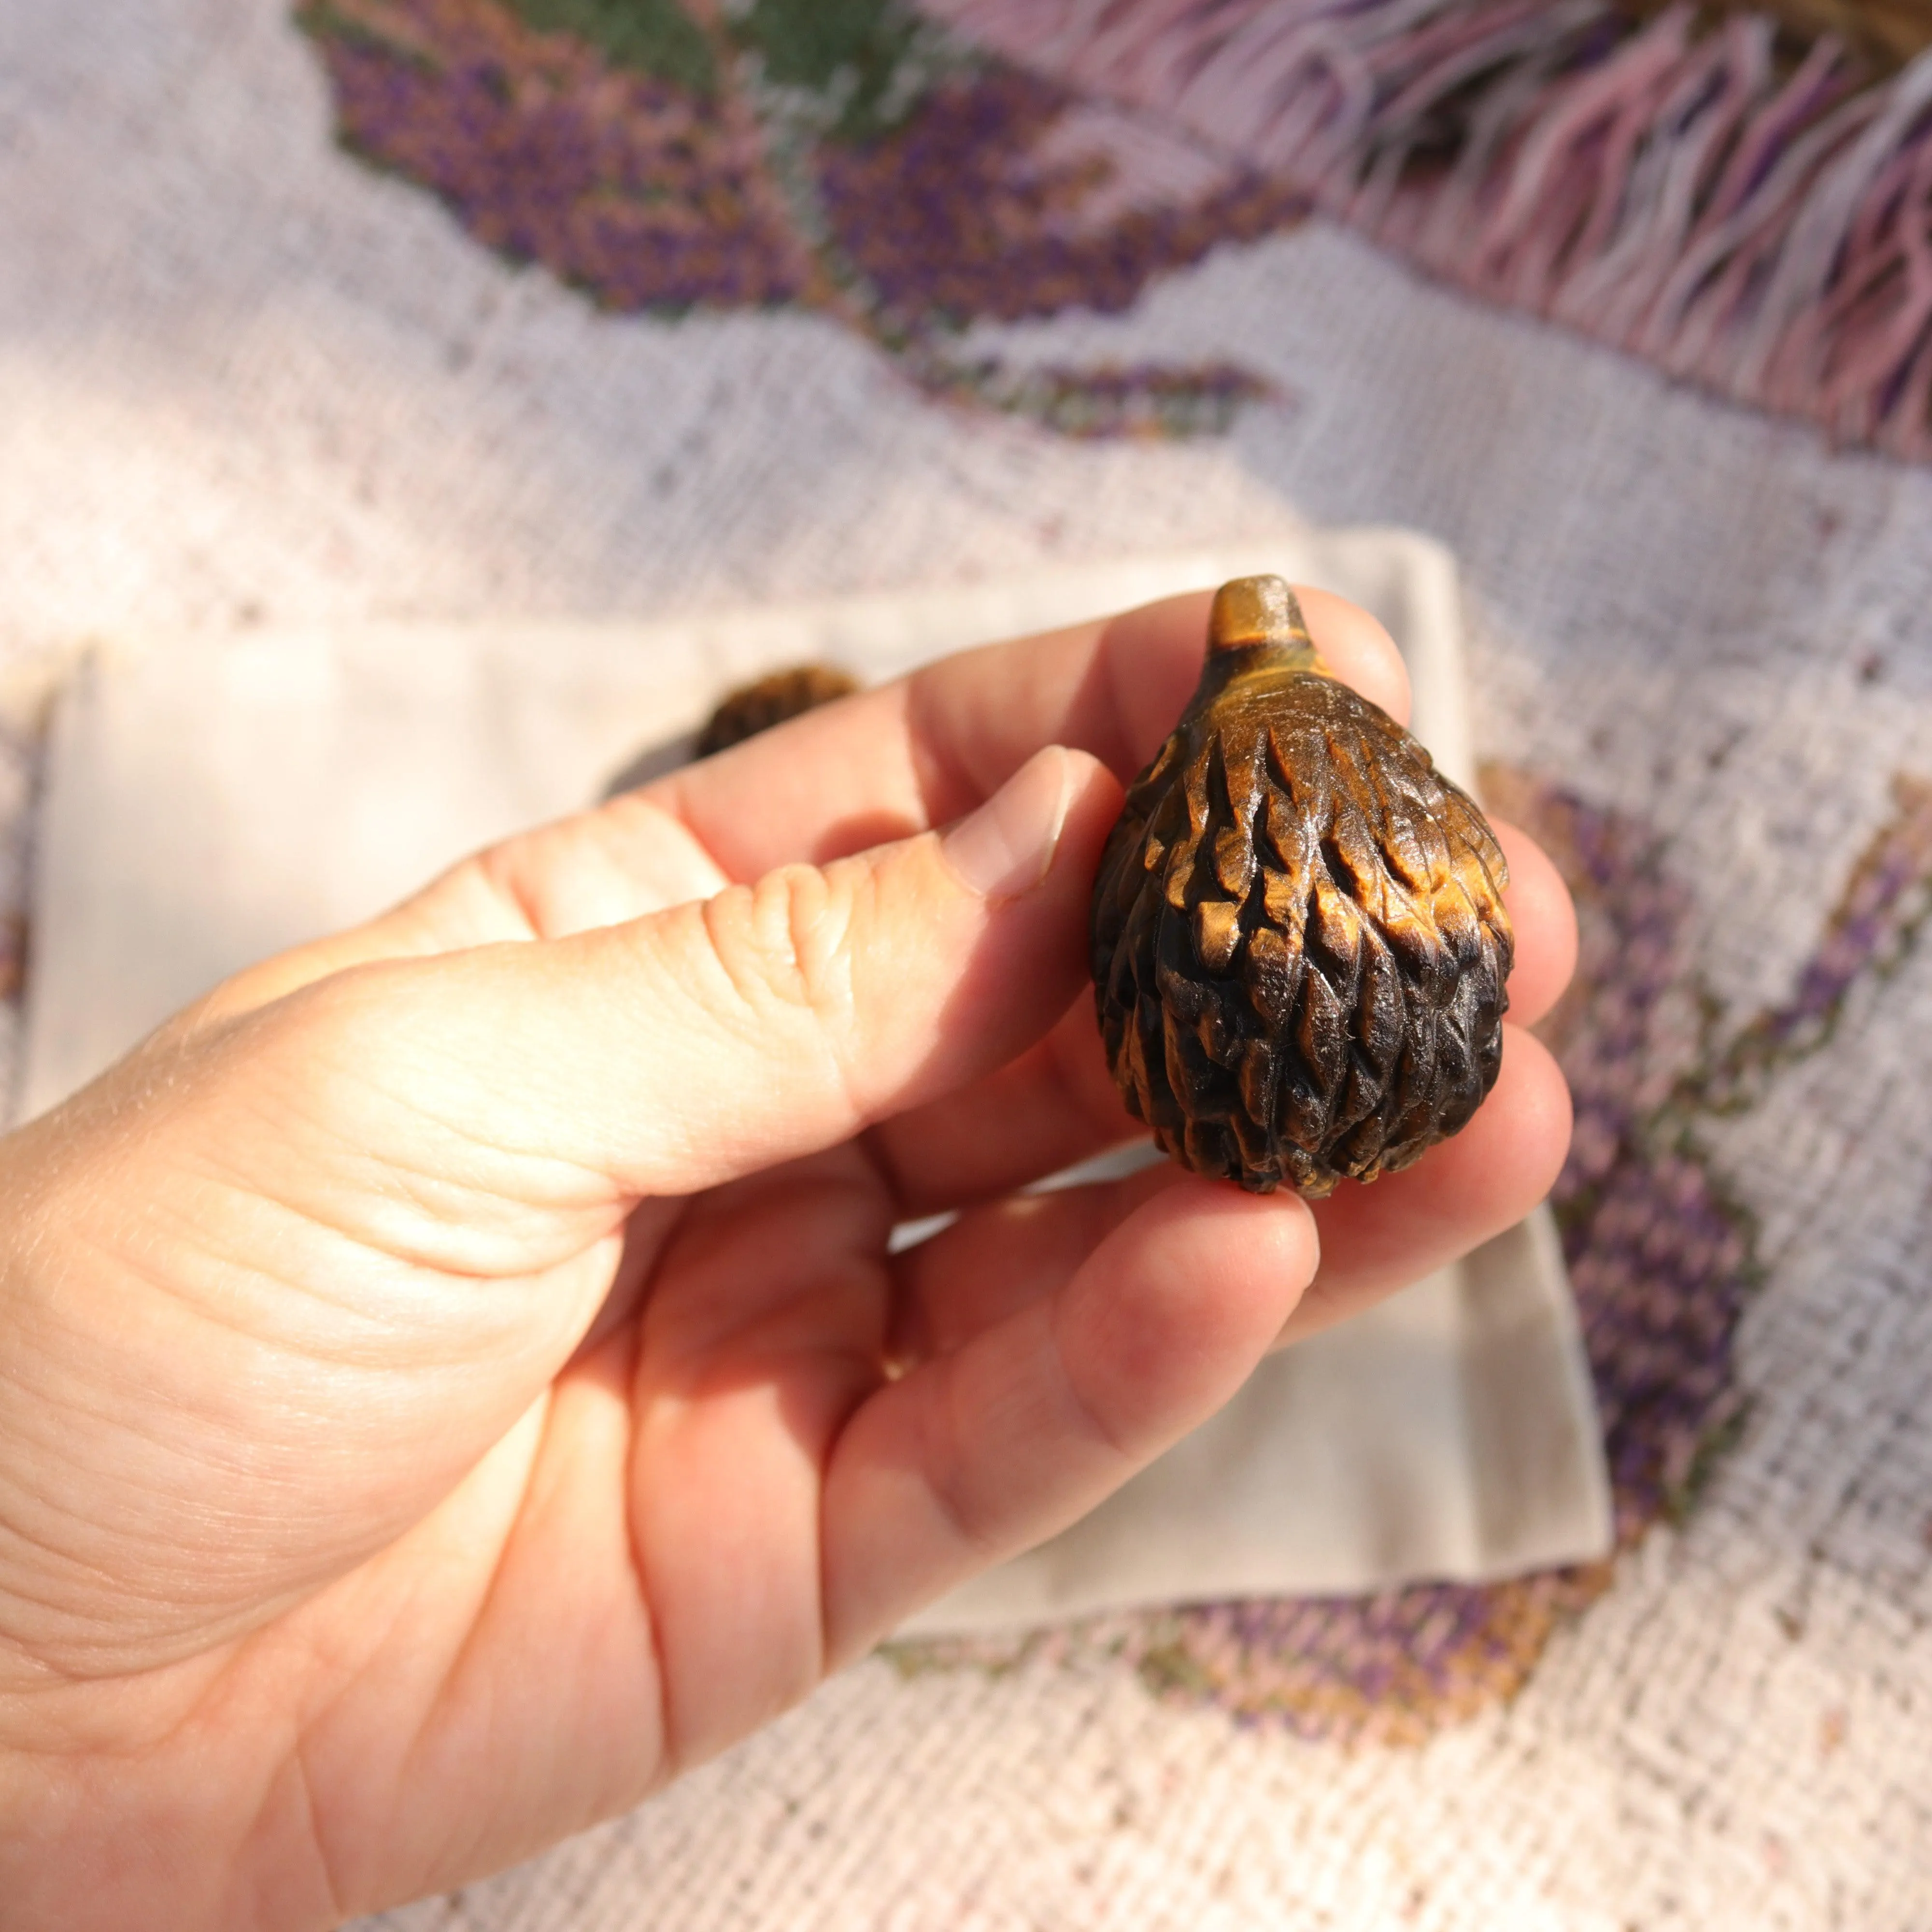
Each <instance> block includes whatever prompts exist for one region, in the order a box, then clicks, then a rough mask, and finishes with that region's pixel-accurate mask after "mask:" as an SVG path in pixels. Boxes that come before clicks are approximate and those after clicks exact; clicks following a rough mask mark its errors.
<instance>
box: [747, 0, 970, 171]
mask: <svg viewBox="0 0 1932 1932" xmlns="http://www.w3.org/2000/svg"><path fill="white" fill-rule="evenodd" d="M733 31H734V32H735V33H736V35H737V37H738V38H739V41H740V42H741V43H742V44H743V45H744V46H746V47H748V48H749V49H751V50H753V51H754V52H757V54H758V55H760V57H761V58H763V62H764V68H765V76H766V79H767V80H770V81H772V82H773V83H775V84H776V85H777V86H780V87H796V88H802V89H805V90H807V91H808V92H811V93H814V94H817V95H823V96H826V97H828V98H829V100H830V101H831V102H832V104H834V105H835V107H837V110H838V113H837V118H836V119H835V121H833V123H832V127H831V129H830V131H831V132H832V133H833V134H835V135H836V136H839V137H840V138H841V139H847V140H862V139H866V138H868V136H872V135H874V134H877V133H883V132H884V131H885V130H886V129H888V128H889V127H895V126H896V125H897V124H898V123H899V122H900V121H902V120H904V118H905V116H906V115H907V113H909V112H910V110H911V109H912V108H913V107H914V106H915V105H916V104H917V101H918V99H919V95H921V94H922V92H924V83H925V80H926V76H927V74H928V73H929V71H930V68H931V66H932V49H933V47H934V45H935V34H934V33H933V31H932V28H930V27H929V26H928V25H927V24H926V23H925V22H924V21H922V20H919V18H918V17H916V15H914V14H913V13H912V12H911V11H910V9H909V8H907V7H905V6H904V5H901V4H900V0H752V4H751V5H750V6H749V7H746V8H745V10H744V12H743V13H741V14H740V15H739V17H738V19H737V20H736V23H734V26H733Z"/></svg>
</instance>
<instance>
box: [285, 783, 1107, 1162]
mask: <svg viewBox="0 0 1932 1932" xmlns="http://www.w3.org/2000/svg"><path fill="white" fill-rule="evenodd" d="M1120 802H1121V793H1120V787H1119V785H1118V783H1117V782H1116V781H1115V779H1114V778H1113V777H1112V775H1111V774H1110V773H1109V772H1108V771H1107V770H1106V768H1105V767H1104V766H1102V765H1101V764H1100V763H1099V762H1098V760H1096V759H1094V758H1092V757H1089V756H1088V755H1087V754H1085V753H1084V752H1080V751H1070V750H1067V749H1066V748H1064V747H1061V746H1059V745H1049V747H1047V748H1046V749H1045V750H1043V751H1040V752H1038V753H1037V754H1035V755H1034V757H1032V758H1031V760H1028V763H1026V764H1025V765H1024V766H1022V767H1021V769H1019V771H1018V772H1016V773H1015V774H1014V775H1013V777H1012V778H1010V779H1009V780H1008V781H1007V783H1006V784H1004V785H1003V786H1002V787H1001V788H1000V790H998V792H996V793H995V794H994V795H993V796H992V798H990V799H988V800H987V801H986V803H985V804H983V805H981V806H980V808H978V810H977V811H974V812H973V813H971V814H970V815H968V817H965V818H963V819H962V820H959V821H958V822H957V823H955V824H953V825H952V826H950V827H947V828H945V829H942V830H940V831H936V832H925V833H922V834H921V835H918V836H916V837H914V838H906V839H903V840H901V841H897V842H896V843H894V844H887V845H881V846H877V847H874V848H873V849H872V850H869V851H866V852H863V853H858V854H856V855H855V856H853V857H850V858H847V859H838V860H835V861H834V862H832V863H830V864H829V865H824V866H814V865H787V866H783V867H781V868H778V870H777V871H773V872H771V873H769V874H766V876H765V877H763V878H761V879H759V880H756V881H754V883H751V884H748V885H739V886H730V887H727V889H725V890H724V891H723V892H719V893H718V894H717V895H715V896H714V897H712V898H709V899H706V900H703V901H693V902H691V903H690V904H684V905H680V906H675V907H670V908H669V909H668V910H665V911H663V912H660V913H652V914H650V915H649V916H646V917H644V918H642V919H634V920H631V921H629V922H626V923H625V924H623V925H621V926H607V927H604V928H601V929H597V930H595V931H592V932H583V933H578V934H575V935H571V936H570V937H568V938H563V939H559V940H555V941H536V942H524V943H519V944H507V945H502V946H491V947H481V948H478V949H476V950H473V951H471V952H469V953H461V954H457V955H449V956H443V957H442V958H440V959H434V960H427V961H407V962H390V963H386V964H384V965H380V966H377V967H374V968H365V969H359V970H358V971H355V972H353V973H351V974H347V975H344V976H343V979H342V980H341V981H338V982H337V983H336V984H337V985H338V986H341V989H342V991H343V992H344V993H345V994H347V995H349V999H350V1007H351V1008H352V1009H353V1008H356V1007H361V1009H362V1016H363V1017H364V1018H365V1019H366V1018H367V1017H368V1013H369V1008H368V1007H367V1006H365V1005H364V1004H363V1000H364V998H374V999H375V1000H376V1001H377V1003H378V1005H377V1010H378V1011H379V1012H380V1013H381V1014H382V1015H383V1020H384V1022H385V1024H384V1025H383V1029H382V1030H383V1034H384V1035H385V1040H386V1045H388V1046H391V1047H392V1049H393V1050H392V1051H389V1052H385V1054H384V1055H383V1061H384V1066H385V1069H386V1073H385V1080H384V1085H385V1087H386V1088H387V1089H388V1090H389V1091H390V1092H391V1093H392V1094H396V1093H410V1092H415V1091H421V1092H423V1093H425V1094H433V1095H434V1107H435V1112H436V1113H437V1115H438V1117H439V1118H442V1119H443V1120H446V1121H447V1120H452V1119H454V1120H458V1121H460V1122H461V1123H462V1127H463V1133H464V1135H465V1136H466V1138H469V1139H481V1140H482V1141H483V1142H484V1143H486V1144H487V1145H490V1146H491V1147H493V1148H502V1149H508V1150H514V1151H521V1152H524V1153H527V1154H531V1155H532V1156H537V1157H542V1158H544V1159H545V1160H550V1161H560V1162H566V1163H570V1164H571V1166H576V1167H578V1168H580V1169H581V1168H587V1169H591V1170H592V1171H593V1172H596V1173H598V1174H601V1175H604V1176H606V1177H607V1178H608V1179H609V1180H610V1181H611V1182H612V1183H613V1184H615V1186H616V1187H617V1188H618V1190H619V1191H620V1192H622V1193H625V1194H628V1195H632V1196H648V1195H665V1194H682V1193H690V1192H691V1191H693V1190H696V1189H698V1188H701V1187H710V1186H713V1185H715V1184H718V1183H719V1182H721V1181H726V1180H729V1179H731V1178H734V1177H736V1176H737V1175H743V1174H747V1173H750V1172H754V1171H755V1170H757V1169H760V1168H763V1167H767V1166H772V1165H773V1164H775V1163H778V1162H780V1161H784V1160H790V1159H793V1158H795V1157H798V1156H800V1155H802V1154H810V1153H813V1152H815V1151H819V1150H820V1149H823V1148H827V1147H830V1146H833V1145H836V1144H838V1142H841V1141H843V1140H845V1139H848V1138H849V1137H850V1136H852V1135H853V1134H854V1133H857V1132H859V1130H862V1129H863V1128H864V1127H867V1126H869V1125H870V1124H872V1123H874V1122H875V1121H878V1120H880V1119H883V1118H886V1117H887V1116H889V1115H892V1114H894V1113H896V1112H900V1111H901V1110H902V1109H905V1108H907V1107H910V1106H916V1105H918V1104H919V1103H921V1102H922V1101H926V1100H932V1099H935V1098H936V1097H939V1096H941V1095H943V1094H946V1093H947V1092H950V1091H953V1089H955V1088H957V1087H959V1086H960V1085H962V1084H963V1083H964V1082H967V1081H968V1080H971V1079H974V1078H975V1077H977V1076H980V1075H981V1074H983V1073H987V1072H989V1071H990V1070H992V1069H994V1068H995V1067H998V1066H1000V1065H1001V1064H1004V1062H1005V1061H1007V1060H1009V1059H1010V1058H1013V1055H1016V1053H1018V1052H1020V1051H1021V1050H1022V1049H1024V1048H1025V1047H1026V1046H1028V1045H1030V1044H1031V1043H1032V1042H1033V1041H1034V1040H1036V1039H1037V1038H1038V1037H1040V1035H1041V1034H1044V1033H1045V1032H1046V1031H1047V1029H1048V1028H1049V1027H1050V1026H1051V1025H1052V1024H1053V1022H1055V1020H1056V1019H1058V1018H1059V1016H1061V1014H1062V1013H1064V1012H1065V1010H1067V1006H1068V1004H1069V1003H1070V1001H1072V999H1073V997H1074V995H1076V992H1078V991H1079V987H1080V985H1081V983H1082V980H1084V978H1085V973H1086V958H1087V928H1088V898H1089V895H1090V893H1091V889H1092V881H1093V877H1094V870H1095V868H1096V866H1097V864H1098V862H1099V858H1100V847H1101V845H1102V844H1103V842H1104V841H1105V839H1106V835H1107V832H1108V830H1109V827H1110V826H1111V825H1112V822H1113V820H1114V818H1115V815H1116V814H1117V813H1118V810H1119V808H1120ZM347 983H357V984H359V986H360V989H361V992H360V995H357V994H356V993H354V992H351V991H350V986H349V984H347ZM310 990H311V992H314V993H316V994H317V995H321V996H322V997H323V998H325V999H326V998H327V997H328V995H327V994H326V990H325V988H324V987H323V986H317V987H316V988H314V989H310ZM296 997H297V998H302V997H303V996H302V995H298V996H296ZM344 1017H345V1018H348V1017H349V1016H347V1015H345V1016H344ZM399 1062H400V1063H401V1064H398V1063H399ZM412 1075H413V1076H414V1077H411V1076H412ZM398 1076H401V1078H400V1079H398Z"/></svg>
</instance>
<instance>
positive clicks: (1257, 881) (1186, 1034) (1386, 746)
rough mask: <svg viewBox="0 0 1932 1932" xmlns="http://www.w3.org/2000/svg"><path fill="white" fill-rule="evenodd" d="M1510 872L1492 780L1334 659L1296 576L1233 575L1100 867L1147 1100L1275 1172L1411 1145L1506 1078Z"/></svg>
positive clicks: (1096, 952) (1130, 1089) (1314, 1188)
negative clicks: (1414, 731) (1414, 729)
mask: <svg viewBox="0 0 1932 1932" xmlns="http://www.w3.org/2000/svg"><path fill="white" fill-rule="evenodd" d="M1506 883H1508V869H1507V868H1506V867H1505V864H1504V862H1503V856H1502V851H1501V850H1500V849H1499V847H1498V846H1497V844H1496V838H1495V835H1494V834H1493V833H1492V832H1491V831H1490V827H1489V825H1488V823H1487V821H1486V820H1484V817H1483V815H1482V813H1481V811H1479V810H1478V808H1477V807H1476V805H1475V803H1474V802H1473V801H1472V800H1471V799H1470V798H1469V796H1467V794H1466V793H1464V792H1463V791H1462V790H1460V789H1459V788H1458V787H1457V786H1455V785H1454V784H1451V783H1450V781H1448V779H1447V778H1444V777H1443V776H1442V775H1441V774H1440V773H1439V772H1438V771H1437V770H1436V768H1435V766H1434V765H1433V763H1431V762H1430V757H1429V754H1428V753H1427V751H1424V749H1423V748H1422V747H1421V745H1419V744H1418V743H1417V742H1416V741H1415V739H1413V738H1412V737H1411V736H1409V733H1407V732H1406V731H1405V730H1403V728H1402V727H1401V726H1400V725H1399V724H1397V723H1396V722H1395V721H1394V719H1393V718H1391V717H1390V716H1389V715H1388V713H1387V712H1385V711H1382V709H1379V707H1378V706H1376V705H1373V704H1371V703H1370V702H1369V701H1368V700H1367V699H1366V698H1364V697H1360V696H1358V694H1356V693H1355V691H1352V690H1351V689H1350V688H1349V687H1348V686H1347V685H1344V684H1343V683H1341V682H1339V681H1338V680H1337V679H1335V678H1334V677H1332V676H1330V675H1329V673H1328V670H1327V669H1326V667H1325V666H1324V664H1322V660H1321V658H1320V656H1319V654H1318V653H1317V652H1316V649H1315V646H1314V645H1313V642H1312V641H1311V640H1310V637H1309V634H1308V631H1307V625H1305V623H1304V622H1303V619H1302V615H1301V607H1300V606H1299V605H1298V604H1297V603H1296V601H1295V594H1294V592H1292V590H1290V589H1289V586H1287V585H1286V583H1283V581H1282V580H1281V579H1280V577H1242V578H1239V579H1238V580H1236V581H1235V582H1234V583H1229V584H1225V585H1223V587H1222V589H1221V590H1220V592H1219V594H1218V595H1217V597H1216V598H1215V601H1214V616H1213V617H1212V619H1211V622H1210V624H1209V631H1208V661H1207V663H1206V664H1205V667H1203V669H1202V675H1201V682H1200V685H1199V688H1198V689H1197V690H1196V692H1195V694H1194V696H1193V699H1192V700H1191V701H1190V703H1189V705H1188V706H1187V710H1186V711H1185V712H1184V713H1183V714H1182V715H1181V721H1180V723H1179V724H1177V725H1176V726H1175V730H1174V733H1173V735H1172V736H1171V737H1170V738H1169V739H1168V741H1167V742H1166V744H1165V745H1163V746H1162V747H1161V748H1160V752H1159V753H1158V754H1157V756H1156V757H1155V758H1154V762H1153V763H1151V764H1150V765H1149V766H1148V768H1147V769H1146V770H1145V771H1144V772H1142V773H1141V775H1140V776H1139V778H1136V780H1135V781H1134V783H1133V787H1132V788H1131V789H1130V790H1129V792H1128V793H1127V805H1126V808H1124V811H1122V813H1121V818H1120V821H1119V823H1118V824H1117V825H1116V826H1115V828H1114V831H1113V834H1112V837H1111V838H1110V839H1109V841H1108V844H1107V847H1106V852H1105V853H1104V854H1103V857H1102V859H1101V862H1100V875H1099V877H1098V878H1097V880H1096V881H1095V884H1094V912H1093V964H1094V988H1095V995H1096V998H1097V1004H1098V1006H1099V1010H1100V1027H1101V1031H1102V1033H1103V1036H1104V1037H1105V1039H1106V1047H1107V1054H1108V1058H1109V1062H1110V1064H1112V1067H1113V1070H1114V1078H1115V1082H1117V1083H1118V1085H1119V1087H1120V1089H1121V1095H1122V1097H1123V1098H1124V1100H1126V1102H1127V1109H1128V1111H1129V1112H1130V1113H1132V1114H1133V1115H1136V1117H1137V1118H1139V1119H1142V1120H1144V1121H1146V1122H1147V1124H1148V1126H1149V1127H1151V1128H1152V1129H1153V1130H1154V1138H1155V1139H1156V1140H1157V1142H1159V1143H1160V1145H1161V1146H1162V1148H1164V1149H1165V1150H1166V1151H1167V1152H1168V1153H1169V1154H1171V1155H1172V1156H1173V1157H1174V1158H1175V1160H1178V1161H1180V1162H1181V1163H1182V1164H1183V1165H1184V1166H1187V1167H1190V1168H1192V1169H1194V1171H1195V1172H1196V1173H1199V1174H1205V1175H1215V1176H1226V1177H1227V1178H1229V1179H1231V1180H1235V1181H1239V1182H1240V1183H1241V1185H1242V1186H1243V1187H1245V1188H1247V1189H1249V1190H1250V1191H1251V1192H1253V1193H1262V1194H1265V1193H1271V1191H1272V1190H1274V1189H1275V1188H1276V1187H1279V1186H1280V1185H1282V1184H1284V1183H1286V1184H1287V1185H1288V1186H1289V1187H1292V1188H1295V1190H1297V1191H1298V1192H1299V1193H1302V1194H1304V1195H1306V1196H1309V1197H1310V1199H1319V1198H1320V1197H1321V1196H1323V1195H1325V1194H1327V1193H1328V1192H1329V1191H1330V1190H1331V1189H1332V1188H1333V1187H1334V1185H1335V1184H1336V1182H1337V1181H1339V1180H1340V1179H1341V1178H1343V1177H1344V1176H1345V1175H1346V1176H1348V1177H1349V1178H1353V1179H1355V1180H1358V1181H1373V1180H1374V1179H1375V1178H1376V1176H1377V1175H1379V1174H1382V1173H1385V1172H1393V1171H1394V1170H1395V1169H1399V1168H1403V1167H1406V1166H1408V1165H1409V1163H1411V1162H1412V1161H1413V1160H1416V1159H1417V1158H1418V1157H1419V1156H1420V1155H1421V1154H1422V1153H1423V1152H1424V1150H1425V1149H1427V1148H1429V1147H1431V1146H1433V1145H1434V1144H1435V1143H1436V1142H1437V1141H1439V1140H1442V1139H1445V1137H1446V1136H1448V1135H1451V1134H1453V1133H1456V1132H1457V1130H1458V1129H1460V1128H1461V1127H1463V1126H1464V1125H1466V1124H1467V1122H1468V1121H1469V1118H1470V1116H1471V1115H1472V1114H1474V1113H1475V1111H1476V1109H1477V1108H1478V1106H1479V1105H1481V1102H1482V1100H1483V1097H1484V1095H1485V1094H1487V1093H1488V1092H1489V1091H1490V1088H1491V1087H1492V1086H1493V1085H1494V1084H1495V1082H1496V1072H1497V1069H1498V1067H1499V1065H1500V1064H1501V1061H1502V1016H1503V1013H1504V1011H1505V1008H1506V1007H1508V1004H1509V1002H1508V995H1507V994H1506V993H1505V990H1504V981H1505V979H1506V978H1507V977H1508V974H1509V969H1510V964H1511V956H1512V951H1513V943H1512V940H1511V932H1510V925H1509V918H1508V914H1507V913H1505V910H1504V909H1503V904H1502V889H1503V887H1504V886H1505V884H1506Z"/></svg>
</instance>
